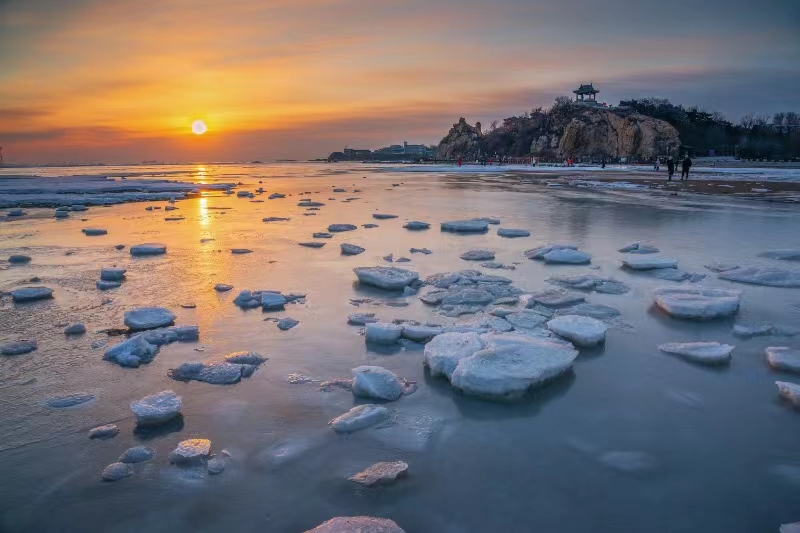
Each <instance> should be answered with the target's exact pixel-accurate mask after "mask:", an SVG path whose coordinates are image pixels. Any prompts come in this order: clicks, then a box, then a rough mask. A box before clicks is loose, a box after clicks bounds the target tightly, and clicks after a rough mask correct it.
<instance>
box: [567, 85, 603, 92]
mask: <svg viewBox="0 0 800 533" xmlns="http://www.w3.org/2000/svg"><path fill="white" fill-rule="evenodd" d="M572 92H573V93H575V94H597V93H599V92H600V91H598V90H597V89H595V88H594V86H593V85H592V84H591V83H590V84H588V85H581V86H580V87H578V88H577V89H576V90H574V91H572Z"/></svg>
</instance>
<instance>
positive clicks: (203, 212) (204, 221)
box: [197, 198, 211, 226]
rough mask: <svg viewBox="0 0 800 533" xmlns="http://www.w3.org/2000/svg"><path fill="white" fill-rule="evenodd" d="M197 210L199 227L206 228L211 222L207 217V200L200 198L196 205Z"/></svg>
mask: <svg viewBox="0 0 800 533" xmlns="http://www.w3.org/2000/svg"><path fill="white" fill-rule="evenodd" d="M197 210H198V212H199V214H200V225H201V226H208V224H209V222H211V219H210V218H209V216H208V198H200V201H199V202H198V203H197Z"/></svg>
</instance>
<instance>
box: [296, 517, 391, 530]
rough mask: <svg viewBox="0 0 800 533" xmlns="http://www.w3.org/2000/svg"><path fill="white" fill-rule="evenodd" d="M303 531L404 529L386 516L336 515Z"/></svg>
mask: <svg viewBox="0 0 800 533" xmlns="http://www.w3.org/2000/svg"><path fill="white" fill-rule="evenodd" d="M305 533H404V531H403V530H402V529H401V528H400V526H398V525H397V523H395V522H394V521H392V520H389V519H388V518H375V517H373V516H337V517H336V518H331V519H330V520H328V521H327V522H324V523H322V524H320V525H318V526H317V527H315V528H314V529H309V530H308V531H306V532H305Z"/></svg>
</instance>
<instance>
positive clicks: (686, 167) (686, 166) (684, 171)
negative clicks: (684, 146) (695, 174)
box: [681, 154, 692, 181]
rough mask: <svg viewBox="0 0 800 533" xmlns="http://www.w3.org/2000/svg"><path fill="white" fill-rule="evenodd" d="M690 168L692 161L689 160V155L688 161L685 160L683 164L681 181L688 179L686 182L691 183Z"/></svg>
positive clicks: (687, 156)
mask: <svg viewBox="0 0 800 533" xmlns="http://www.w3.org/2000/svg"><path fill="white" fill-rule="evenodd" d="M690 168H692V160H691V159H690V158H689V155H688V154H687V155H686V159H684V160H683V164H682V165H681V181H683V180H684V179H686V181H689V169H690ZM684 177H685V178H684Z"/></svg>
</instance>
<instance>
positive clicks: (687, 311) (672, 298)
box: [655, 287, 742, 320]
mask: <svg viewBox="0 0 800 533" xmlns="http://www.w3.org/2000/svg"><path fill="white" fill-rule="evenodd" d="M741 296H742V293H741V292H740V291H736V290H729V289H709V288H704V287H693V288H688V287H662V288H660V289H656V291H655V302H656V305H657V306H658V307H660V308H661V309H663V310H664V311H666V312H667V313H668V314H669V315H671V316H674V317H676V318H692V319H698V320H709V319H713V318H719V317H725V316H731V315H735V314H736V312H737V311H738V310H739V303H740V300H741Z"/></svg>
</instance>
